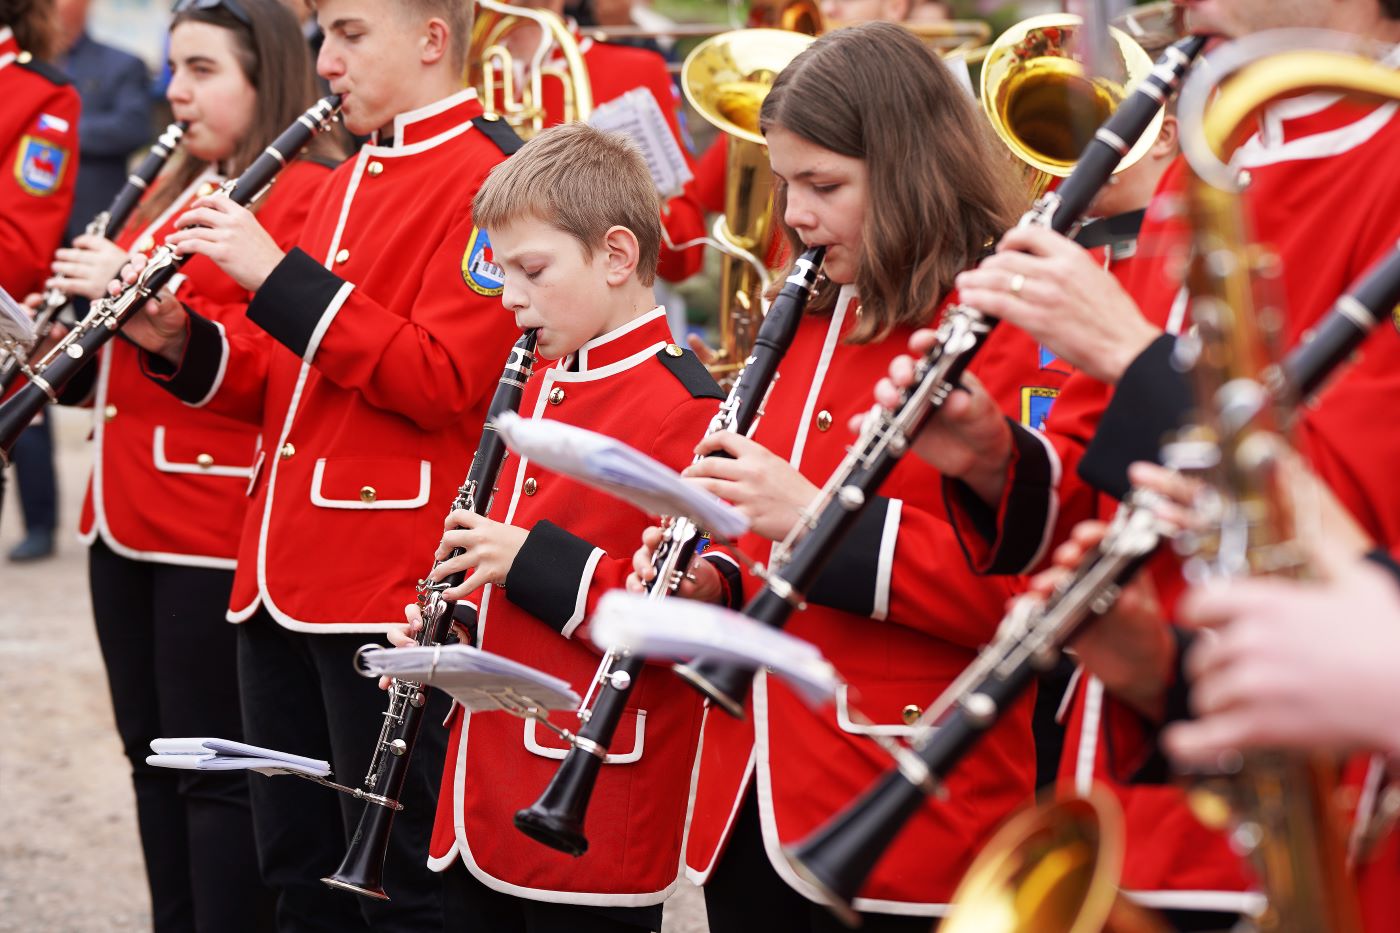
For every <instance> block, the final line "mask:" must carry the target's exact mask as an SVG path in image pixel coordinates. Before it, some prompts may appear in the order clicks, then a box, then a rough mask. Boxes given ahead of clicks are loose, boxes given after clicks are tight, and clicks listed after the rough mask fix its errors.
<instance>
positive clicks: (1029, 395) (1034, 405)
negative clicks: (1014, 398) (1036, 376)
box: [1021, 386, 1060, 430]
mask: <svg viewBox="0 0 1400 933" xmlns="http://www.w3.org/2000/svg"><path fill="white" fill-rule="evenodd" d="M1059 395H1060V390H1059V389H1051V388H1049V387H1048V386H1022V387H1021V424H1023V425H1025V426H1026V427H1028V428H1034V429H1036V430H1040V428H1042V427H1044V426H1045V419H1046V418H1048V417H1049V416H1050V407H1051V406H1052V405H1054V404H1055V399H1056V398H1058V397H1059Z"/></svg>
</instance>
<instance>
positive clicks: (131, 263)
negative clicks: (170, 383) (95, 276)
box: [107, 253, 189, 364]
mask: <svg viewBox="0 0 1400 933" xmlns="http://www.w3.org/2000/svg"><path fill="white" fill-rule="evenodd" d="M145 268H146V257H145V256H144V255H143V254H141V253H133V254H132V255H131V257H130V259H129V260H128V262H127V264H126V265H124V266H122V268H121V272H119V273H118V278H116V279H114V280H113V281H112V282H111V283H109V284H108V286H107V294H108V295H111V296H112V297H114V298H115V297H116V296H117V295H120V294H121V293H122V291H123V290H124V289H125V288H126V287H127V286H128V285H132V284H134V283H135V282H136V279H137V278H138V277H139V276H140V275H141V270H142V269H145ZM188 316H189V315H188V313H187V312H186V311H185V308H184V305H182V304H180V302H178V301H176V300H175V296H174V295H172V294H171V293H170V292H169V291H168V290H166V289H161V291H160V292H159V293H158V294H157V295H156V296H155V297H154V298H152V299H150V300H149V301H147V302H146V304H145V306H144V307H142V308H140V309H139V310H137V311H136V312H135V313H134V314H132V315H131V317H130V318H128V319H127V322H126V324H125V325H124V326H123V327H122V334H123V336H125V337H127V338H128V339H130V340H131V342H132V343H134V344H136V345H137V346H138V347H141V348H142V349H143V350H146V351H147V352H149V353H154V354H155V355H156V356H159V357H162V358H163V359H165V360H167V361H168V362H171V363H175V364H178V363H179V362H180V359H181V358H182V357H183V356H184V354H185V344H186V343H188V342H189V323H188Z"/></svg>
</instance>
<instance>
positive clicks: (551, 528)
mask: <svg viewBox="0 0 1400 933" xmlns="http://www.w3.org/2000/svg"><path fill="white" fill-rule="evenodd" d="M596 550H597V548H595V547H594V546H593V545H591V544H589V543H588V542H587V541H585V540H583V539H582V538H580V537H577V536H575V535H572V534H569V532H567V531H565V530H564V529H563V528H560V527H559V526H558V525H556V524H554V523H553V522H551V521H548V520H544V519H542V520H540V521H539V522H537V523H536V524H535V527H533V528H531V529H530V534H529V535H528V536H526V538H525V544H524V545H523V546H521V548H520V553H518V554H516V555H515V562H514V563H513V564H511V565H510V573H508V574H507V575H506V594H505V595H506V598H507V599H509V600H510V601H511V602H513V603H515V605H517V606H519V607H520V608H521V609H524V610H525V611H526V612H528V613H530V614H531V615H532V616H534V617H535V618H537V619H539V620H540V621H541V622H543V623H544V624H546V625H548V626H549V627H550V628H552V629H554V630H555V631H557V632H559V633H560V634H561V635H568V634H570V633H572V631H573V629H574V628H575V627H576V626H577V625H578V623H579V621H581V620H580V619H579V618H578V616H579V614H580V613H582V612H583V609H584V606H583V603H584V600H583V598H582V594H583V593H584V592H585V591H586V590H587V588H588V577H589V576H591V568H592V566H593V565H594V563H595V562H594V560H593V553H594V551H596Z"/></svg>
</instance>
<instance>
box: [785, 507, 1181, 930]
mask: <svg viewBox="0 0 1400 933" xmlns="http://www.w3.org/2000/svg"><path fill="white" fill-rule="evenodd" d="M1157 502H1158V499H1157V497H1156V496H1155V495H1154V494H1152V493H1149V492H1147V491H1145V490H1141V489H1135V490H1133V491H1132V492H1130V493H1129V495H1128V498H1127V499H1126V500H1125V501H1124V503H1123V504H1122V505H1121V506H1120V507H1119V509H1118V512H1117V514H1116V515H1115V516H1114V519H1113V523H1112V525H1110V527H1109V529H1108V532H1107V533H1106V534H1105V535H1104V537H1103V540H1102V541H1100V542H1099V544H1098V546H1097V547H1095V548H1093V549H1092V550H1090V551H1089V552H1088V553H1086V554H1085V555H1084V557H1083V558H1081V560H1080V562H1079V564H1078V566H1076V567H1075V570H1074V572H1073V573H1072V574H1071V575H1070V577H1069V578H1068V579H1066V580H1064V581H1062V582H1061V583H1060V585H1059V586H1057V587H1056V588H1055V590H1054V592H1053V593H1051V594H1050V596H1049V597H1048V598H1046V599H1045V600H1044V601H1043V602H1042V601H1040V600H1036V599H1030V598H1024V597H1023V598H1022V599H1019V600H1017V601H1016V602H1015V603H1014V604H1013V605H1012V607H1011V609H1010V610H1009V611H1008V613H1007V614H1006V616H1005V617H1004V618H1003V619H1002V621H1001V623H1000V625H998V627H997V633H996V637H995V638H994V639H993V640H992V642H991V643H990V644H988V645H987V646H986V647H985V648H983V649H982V650H981V651H980V652H979V653H978V655H977V658H976V659H975V660H974V661H973V662H972V664H970V665H969V666H968V667H967V668H966V669H965V670H964V671H963V672H962V673H961V674H959V675H958V677H957V679H955V680H954V681H953V682H952V683H951V684H949V685H948V687H947V688H946V689H945V690H944V691H943V693H942V694H941V695H940V696H939V697H938V699H937V700H935V701H934V702H933V703H932V704H931V705H930V706H929V708H928V710H927V711H926V712H925V713H924V715H923V716H921V717H920V718H919V721H918V723H916V729H917V732H916V733H915V735H914V737H913V738H912V739H911V740H910V748H909V751H910V754H905V755H900V756H898V757H897V759H896V762H897V764H896V766H895V767H893V768H891V769H890V770H888V771H887V772H885V775H884V776H883V777H882V778H880V779H879V780H878V781H877V782H876V783H874V784H872V785H871V786H870V788H869V789H868V790H866V791H865V792H864V793H863V794H861V796H859V797H857V798H856V799H855V800H853V801H852V802H851V803H850V804H848V805H847V806H846V807H845V808H844V809H842V810H841V811H840V812H839V813H837V814H836V815H835V816H833V817H832V818H831V819H829V820H827V822H826V823H824V824H823V825H822V826H820V827H818V828H817V829H816V830H814V831H813V832H812V833H811V834H810V835H808V836H807V837H806V838H805V839H803V840H802V841H801V842H799V843H798V844H797V845H796V846H794V847H793V848H792V849H790V850H789V851H788V853H787V855H788V860H789V862H790V863H791V864H792V866H793V868H794V869H796V871H797V872H798V874H799V875H801V876H802V878H803V879H804V880H805V881H807V882H809V883H810V884H812V885H813V886H814V887H815V888H816V889H817V890H818V892H820V894H821V895H822V897H823V899H824V900H825V902H826V903H827V905H828V906H829V907H831V908H832V909H833V910H835V911H836V912H837V913H838V914H840V915H842V916H846V917H853V916H854V913H853V911H852V909H851V907H850V904H851V901H853V900H854V899H855V896H856V894H857V893H858V892H859V891H860V889H861V887H862V886H863V885H864V884H865V880H866V879H867V878H868V877H869V876H870V873H871V872H872V871H873V870H874V869H875V865H876V864H877V863H878V862H879V860H880V857H881V856H882V855H883V854H884V853H885V850H887V849H888V848H889V847H890V845H891V844H892V843H893V842H894V840H895V837H896V836H898V835H899V832H900V830H902V829H903V828H904V825H905V824H906V823H907V822H908V821H909V820H910V818H912V817H913V815H914V814H915V813H917V812H918V810H919V808H920V807H921V806H922V805H923V801H924V797H925V796H926V795H930V794H933V793H937V792H938V789H939V786H940V782H941V781H942V779H943V778H944V777H946V776H947V774H948V773H949V772H950V771H952V769H953V768H954V767H956V766H957V765H958V763H959V762H961V761H962V759H963V758H964V757H965V756H966V755H967V753H968V752H969V751H971V750H972V748H973V747H974V746H975V745H976V743H977V742H978V741H980V740H981V738H982V736H983V735H984V734H985V733H986V732H987V730H988V729H990V728H991V727H992V726H994V725H996V723H997V722H998V721H1000V719H1001V714H1002V712H1003V711H1005V710H1006V709H1008V708H1009V707H1010V706H1011V704H1012V703H1014V702H1015V701H1016V699H1017V698H1019V697H1020V696H1021V695H1022V694H1023V693H1025V691H1026V688H1027V687H1029V686H1030V684H1031V683H1032V682H1033V681H1034V680H1035V677H1036V675H1037V674H1038V673H1040V672H1042V671H1046V670H1049V669H1051V668H1053V667H1054V666H1055V664H1056V662H1057V661H1058V660H1059V657H1060V652H1061V651H1062V649H1063V648H1064V646H1065V645H1066V644H1067V643H1068V642H1069V641H1070V640H1071V639H1072V638H1074V636H1075V635H1077V634H1078V633H1079V632H1080V631H1082V630H1083V628H1084V627H1085V626H1086V625H1087V624H1088V623H1090V622H1092V621H1093V620H1094V619H1096V618H1097V617H1098V616H1099V615H1101V614H1103V613H1105V612H1107V611H1108V610H1109V609H1110V608H1112V606H1113V604H1114V603H1115V602H1116V601H1117V599H1118V594H1119V592H1120V591H1121V588H1122V587H1123V586H1124V585H1126V584H1127V582H1128V581H1129V580H1131V579H1132V578H1133V576H1134V575H1135V574H1136V573H1137V571H1138V570H1139V569H1140V568H1141V567H1142V566H1143V565H1144V564H1145V563H1146V562H1147V560H1148V559H1149V558H1150V557H1151V556H1152V555H1153V554H1154V553H1155V552H1156V550H1157V547H1158V545H1159V544H1160V543H1161V542H1162V541H1163V540H1164V539H1166V538H1168V537H1169V536H1170V535H1171V533H1172V529H1171V527H1170V526H1169V525H1168V524H1167V523H1166V522H1164V521H1163V520H1162V519H1161V518H1159V517H1158V512H1157V509H1156V505H1157Z"/></svg>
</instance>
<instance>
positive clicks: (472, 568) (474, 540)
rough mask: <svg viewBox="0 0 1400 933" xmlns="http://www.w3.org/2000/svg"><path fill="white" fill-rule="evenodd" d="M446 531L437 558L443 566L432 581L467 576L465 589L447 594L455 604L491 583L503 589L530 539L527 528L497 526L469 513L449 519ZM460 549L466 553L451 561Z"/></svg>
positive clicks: (458, 513)
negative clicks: (455, 552)
mask: <svg viewBox="0 0 1400 933" xmlns="http://www.w3.org/2000/svg"><path fill="white" fill-rule="evenodd" d="M445 527H446V529H447V531H446V532H445V533H444V534H443V536H442V542H441V543H440V544H439V545H438V549H437V553H436V554H435V555H434V557H436V558H437V560H439V561H442V563H440V564H438V565H437V566H436V567H434V568H433V572H432V579H433V580H434V581H435V582H436V581H441V580H444V579H446V578H447V577H450V576H451V575H452V574H454V573H466V574H467V578H466V579H465V580H464V581H463V582H462V585H461V586H454V587H451V588H449V589H446V590H444V591H443V597H444V598H445V599H451V600H458V599H466V598H467V597H468V596H470V595H471V594H472V593H475V592H476V591H477V590H479V589H481V588H482V587H483V586H485V585H486V584H488V583H494V584H496V585H497V586H503V585H504V584H505V582H506V577H507V576H508V575H509V574H510V568H511V565H512V564H514V563H515V556H516V555H517V554H519V553H520V549H521V548H522V547H523V546H524V545H525V539H526V537H528V536H529V532H527V531H526V530H525V529H524V528H517V527H515V526H514V525H505V524H502V523H501V522H494V521H492V520H491V519H489V518H485V517H483V516H481V515H477V514H476V513H475V512H469V511H467V510H466V509H457V510H455V511H453V512H452V514H450V515H448V516H447V521H446V523H445ZM457 548H461V550H462V553H461V554H459V555H457V556H456V557H451V558H449V557H448V555H449V554H451V553H452V552H453V550H455V549H457Z"/></svg>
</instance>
